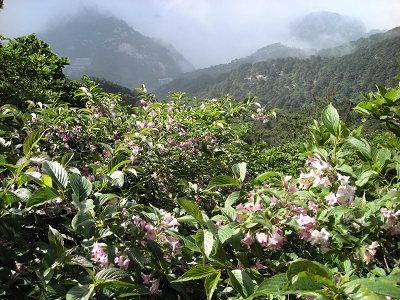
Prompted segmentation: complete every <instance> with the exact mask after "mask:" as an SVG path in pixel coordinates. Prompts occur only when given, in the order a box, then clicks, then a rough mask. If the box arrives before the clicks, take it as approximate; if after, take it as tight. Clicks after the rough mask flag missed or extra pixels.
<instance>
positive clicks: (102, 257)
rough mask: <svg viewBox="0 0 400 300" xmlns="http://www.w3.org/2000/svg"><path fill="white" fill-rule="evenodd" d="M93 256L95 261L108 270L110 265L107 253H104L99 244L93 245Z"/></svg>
mask: <svg viewBox="0 0 400 300" xmlns="http://www.w3.org/2000/svg"><path fill="white" fill-rule="evenodd" d="M92 256H93V258H94V260H95V261H96V262H98V263H100V265H101V266H102V267H106V268H107V267H108V266H109V265H110V264H109V262H108V255H107V253H106V252H105V251H104V249H103V247H102V246H101V245H100V244H99V243H98V242H95V243H94V244H93V249H92Z"/></svg>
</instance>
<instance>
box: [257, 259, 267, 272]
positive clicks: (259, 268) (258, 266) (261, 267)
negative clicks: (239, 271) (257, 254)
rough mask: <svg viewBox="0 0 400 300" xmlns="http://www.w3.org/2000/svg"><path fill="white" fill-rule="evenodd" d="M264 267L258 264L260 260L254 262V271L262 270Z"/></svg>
mask: <svg viewBox="0 0 400 300" xmlns="http://www.w3.org/2000/svg"><path fill="white" fill-rule="evenodd" d="M264 268H265V267H264V266H263V265H262V264H261V263H260V260H259V259H257V260H256V270H261V269H264Z"/></svg>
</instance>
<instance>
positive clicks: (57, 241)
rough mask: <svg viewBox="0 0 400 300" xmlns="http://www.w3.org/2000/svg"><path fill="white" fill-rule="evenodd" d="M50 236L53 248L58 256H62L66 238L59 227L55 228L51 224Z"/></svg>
mask: <svg viewBox="0 0 400 300" xmlns="http://www.w3.org/2000/svg"><path fill="white" fill-rule="evenodd" d="M48 237H49V241H50V244H51V247H52V248H53V250H54V252H55V253H56V255H57V257H60V256H61V254H62V253H63V251H64V239H63V237H62V236H61V233H60V232H59V231H58V230H57V229H54V228H53V227H51V226H50V225H49V234H48Z"/></svg>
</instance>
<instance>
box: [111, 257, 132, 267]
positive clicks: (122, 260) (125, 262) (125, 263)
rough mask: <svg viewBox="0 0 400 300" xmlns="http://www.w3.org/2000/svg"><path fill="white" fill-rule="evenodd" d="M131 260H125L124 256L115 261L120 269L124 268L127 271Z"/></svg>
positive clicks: (116, 258)
mask: <svg viewBox="0 0 400 300" xmlns="http://www.w3.org/2000/svg"><path fill="white" fill-rule="evenodd" d="M129 262H130V259H129V258H125V257H124V256H123V255H120V256H117V257H115V259H114V263H115V264H116V265H118V266H120V267H124V268H125V269H128V266H129Z"/></svg>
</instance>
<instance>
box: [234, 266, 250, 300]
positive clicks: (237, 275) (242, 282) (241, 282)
mask: <svg viewBox="0 0 400 300" xmlns="http://www.w3.org/2000/svg"><path fill="white" fill-rule="evenodd" d="M228 275H229V279H230V281H231V285H232V287H233V288H234V289H235V290H236V291H237V292H238V293H240V294H241V295H242V296H243V297H244V298H246V297H248V296H250V295H251V294H253V292H254V284H253V280H252V279H251V277H250V276H249V275H248V274H247V273H246V272H245V271H244V270H232V271H230V270H228Z"/></svg>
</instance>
